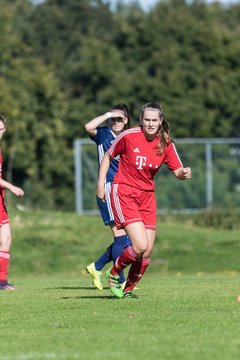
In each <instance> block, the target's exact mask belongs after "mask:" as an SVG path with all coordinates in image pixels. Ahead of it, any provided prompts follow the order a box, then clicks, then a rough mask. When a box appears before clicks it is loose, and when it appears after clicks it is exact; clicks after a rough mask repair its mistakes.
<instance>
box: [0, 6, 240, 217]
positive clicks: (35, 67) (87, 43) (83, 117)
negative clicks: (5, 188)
mask: <svg viewBox="0 0 240 360" xmlns="http://www.w3.org/2000/svg"><path fill="white" fill-rule="evenodd" d="M0 2H1V12H0V36H1V42H0V100H1V109H0V111H1V112H3V113H5V115H6V117H7V119H8V132H7V135H6V142H5V141H4V142H3V147H4V155H5V160H6V163H7V171H8V172H7V174H8V177H9V179H12V180H13V181H15V182H16V183H17V184H19V185H21V186H23V187H24V188H25V190H26V193H27V196H26V200H25V201H26V202H27V203H28V204H29V206H38V207H48V208H53V209H54V208H60V209H65V210H72V209H73V208H74V201H73V198H74V186H73V184H74V173H73V154H72V144H73V140H74V138H76V137H83V136H86V134H85V132H84V127H83V125H84V123H85V122H86V121H88V120H89V119H91V118H93V117H94V116H96V115H97V114H100V113H104V112H106V111H107V110H108V109H109V108H110V107H111V106H112V105H113V104H114V103H118V102H120V101H123V102H126V103H127V104H128V105H129V108H130V110H131V112H132V115H133V118H134V120H135V122H137V121H138V116H139V112H140V108H141V106H142V105H143V104H144V103H146V102H148V101H151V100H159V101H161V103H162V105H163V107H164V108H165V113H166V118H167V120H169V122H170V126H171V129H172V132H173V136H174V137H231V136H234V137H237V136H239V133H240V120H239V117H240V115H239V114H240V103H239V97H240V96H239V95H240V94H239V92H240V90H239V82H240V42H239V38H240V24H239V16H240V5H238V4H236V5H230V6H228V7H224V6H223V5H221V4H219V3H217V2H215V3H212V4H207V3H205V2H203V1H201V0H195V1H193V2H187V1H185V0H163V1H160V2H158V3H157V4H156V6H155V7H154V8H153V9H152V10H151V11H149V12H144V11H143V10H142V9H141V8H140V6H138V5H137V3H136V4H133V5H131V6H127V5H124V4H123V3H122V2H121V1H119V2H118V6H117V7H116V9H115V10H114V11H113V10H111V8H110V5H109V1H103V0H81V1H78V0H69V1H62V0H46V1H45V2H43V3H40V4H38V5H36V4H33V3H32V2H31V1H28V0H11V1H7V0H1V1H0Z"/></svg>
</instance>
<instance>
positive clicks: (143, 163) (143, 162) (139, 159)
mask: <svg viewBox="0 0 240 360" xmlns="http://www.w3.org/2000/svg"><path fill="white" fill-rule="evenodd" d="M146 163H147V158H146V156H137V157H136V165H137V166H138V167H137V169H139V170H142V169H143V166H146Z"/></svg>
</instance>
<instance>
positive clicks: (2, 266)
mask: <svg viewBox="0 0 240 360" xmlns="http://www.w3.org/2000/svg"><path fill="white" fill-rule="evenodd" d="M9 262H10V254H9V251H2V250H0V281H1V280H2V281H4V280H7V273H8V266H9Z"/></svg>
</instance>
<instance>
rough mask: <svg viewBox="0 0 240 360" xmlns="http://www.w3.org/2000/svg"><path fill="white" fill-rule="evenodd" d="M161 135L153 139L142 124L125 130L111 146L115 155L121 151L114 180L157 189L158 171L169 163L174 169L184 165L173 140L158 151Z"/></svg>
mask: <svg viewBox="0 0 240 360" xmlns="http://www.w3.org/2000/svg"><path fill="white" fill-rule="evenodd" d="M158 145H159V137H158V136H156V138H154V139H153V140H151V141H149V140H147V139H146V137H145V135H144V134H143V131H142V127H140V126H138V127H135V128H132V129H129V130H126V131H124V132H123V133H121V134H120V135H119V136H118V137H117V138H116V139H115V140H114V142H113V143H112V145H111V147H110V148H109V150H108V153H109V155H110V156H111V157H112V158H115V157H116V156H118V155H120V161H119V168H118V171H117V173H116V175H115V177H114V180H113V184H127V185H130V186H133V187H136V188H138V189H142V190H147V191H154V175H155V174H156V173H157V171H158V170H159V169H160V167H161V165H162V164H163V163H165V164H166V165H167V167H168V168H169V169H170V170H177V169H179V168H180V167H182V163H181V160H180V158H179V156H178V153H177V151H176V148H175V145H174V144H173V143H171V144H169V145H167V147H166V148H165V149H164V151H163V153H162V154H161V155H158V154H157V150H158Z"/></svg>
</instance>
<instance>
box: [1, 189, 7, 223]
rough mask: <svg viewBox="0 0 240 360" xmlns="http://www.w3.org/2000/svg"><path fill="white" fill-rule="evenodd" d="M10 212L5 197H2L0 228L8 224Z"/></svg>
mask: <svg viewBox="0 0 240 360" xmlns="http://www.w3.org/2000/svg"><path fill="white" fill-rule="evenodd" d="M8 223H9V218H8V212H7V209H6V206H5V202H4V197H3V196H1V195H0V226H2V225H5V224H8Z"/></svg>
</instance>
